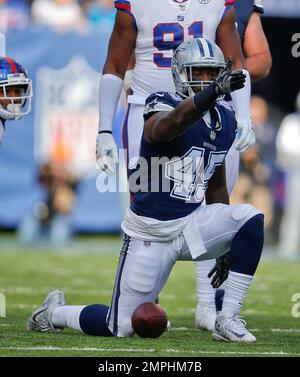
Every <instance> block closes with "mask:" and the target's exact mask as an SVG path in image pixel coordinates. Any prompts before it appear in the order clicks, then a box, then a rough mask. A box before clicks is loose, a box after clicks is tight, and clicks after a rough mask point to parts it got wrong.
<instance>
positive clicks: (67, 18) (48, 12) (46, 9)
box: [32, 0, 86, 31]
mask: <svg viewBox="0 0 300 377" xmlns="http://www.w3.org/2000/svg"><path fill="white" fill-rule="evenodd" d="M32 18H33V21H34V22H35V23H37V24H43V25H47V26H50V27H52V28H54V29H56V30H58V31H68V30H72V29H77V30H83V29H84V27H85V26H86V20H85V16H84V13H83V11H82V9H81V7H80V5H79V4H78V2H77V1H76V0H34V1H33V3H32Z"/></svg>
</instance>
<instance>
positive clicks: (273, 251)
mask: <svg viewBox="0 0 300 377" xmlns="http://www.w3.org/2000/svg"><path fill="white" fill-rule="evenodd" d="M264 6H265V15H264V16H263V18H262V22H263V26H264V30H265V33H266V36H267V39H268V41H269V44H270V49H271V52H272V56H273V67H272V71H271V74H270V76H269V77H268V78H267V79H266V80H263V81H261V82H259V83H255V84H254V85H253V94H254V95H255V97H254V98H253V100H252V110H253V117H254V125H255V131H256V136H257V145H256V146H255V147H254V148H253V149H252V150H250V151H248V152H247V153H245V154H244V155H243V156H242V163H241V170H240V177H239V182H238V185H237V186H236V190H235V192H234V195H233V201H234V202H240V201H243V202H245V201H246V202H251V203H253V204H254V205H256V206H257V207H258V208H260V209H261V210H263V211H264V213H265V214H266V251H267V252H266V255H267V256H271V257H272V258H273V257H274V258H275V257H276V258H277V257H278V256H279V258H287V259H290V260H299V259H300V200H299V192H300V97H299V104H298V106H299V109H298V111H299V114H298V115H297V116H295V117H294V118H293V119H294V124H295V127H296V128H297V130H298V131H297V130H296V131H295V132H294V131H291V130H289V129H288V130H287V131H285V132H283V131H284V130H283V128H282V127H283V125H284V123H283V120H284V119H285V120H286V119H287V118H286V116H287V115H288V114H291V113H293V112H295V111H296V105H295V104H296V97H297V94H298V92H299V91H300V75H299V67H300V43H299V42H300V0H286V1H281V2H279V1H278V0H264ZM114 15H115V10H114V8H113V1H112V0H86V1H85V0H78V1H76V0H33V1H29V0H28V1H26V0H0V32H2V33H5V35H6V38H7V55H8V56H9V57H11V58H13V59H16V60H17V61H20V62H21V63H22V64H23V65H24V66H25V67H26V68H27V70H28V73H29V76H30V77H31V78H32V80H33V90H34V101H33V111H32V113H31V114H30V116H27V117H24V118H23V119H22V120H20V121H17V122H10V123H9V124H7V129H6V135H5V139H4V142H3V144H2V146H1V148H0V250H1V251H2V252H3V253H2V257H3V259H5V257H8V256H9V253H10V252H12V253H13V252H14V251H17V252H20V251H24V250H27V252H28V253H27V254H26V253H25V258H26V262H27V263H28V264H29V267H28V269H26V268H27V267H26V263H25V260H24V259H23V258H22V257H20V256H18V258H20V259H18V258H17V259H15V257H14V256H11V257H8V259H7V263H6V264H5V263H0V271H1V265H2V267H3V268H5V271H6V274H4V273H2V272H4V270H3V271H2V272H1V273H0V275H1V276H2V278H3V280H1V285H0V292H1V291H2V292H4V293H9V287H10V286H13V285H14V284H17V285H22V282H21V281H19V279H17V278H16V277H17V275H18V271H16V270H15V268H12V269H11V270H10V267H9V266H11V267H12V266H13V263H18V262H17V261H18V260H20V264H21V265H22V260H23V261H24V266H23V269H22V268H21V266H20V268H21V269H20V278H21V276H22V277H23V278H24V279H25V280H26V279H27V273H28V274H29V273H30V274H31V273H33V269H32V266H34V263H35V262H34V261H35V258H38V259H37V260H38V263H37V264H39V263H41V257H38V256H37V254H41V255H45V254H44V252H45V250H52V251H53V250H55V252H56V253H62V254H63V253H64V255H66V253H68V252H69V251H71V252H72V253H74V254H76V252H77V251H79V253H80V254H81V253H86V254H91V253H94V254H97V253H99V255H101V254H103V253H104V254H105V253H112V254H114V255H116V254H117V253H118V250H119V246H120V245H121V240H120V238H119V236H120V222H121V219H122V216H123V213H124V210H125V208H126V206H127V195H126V194H120V193H118V192H107V193H99V191H98V190H97V188H96V179H97V176H98V175H99V170H96V168H95V161H94V156H95V136H96V130H97V121H98V106H97V89H98V88H97V85H98V78H99V75H100V72H101V70H102V67H103V64H104V61H105V57H106V51H107V44H108V39H109V35H110V32H111V29H112V25H113V22H114ZM125 106H126V101H125V95H124V97H123V99H122V100H121V101H120V104H119V109H118V113H117V116H116V123H115V127H114V132H115V136H116V139H117V141H118V144H119V146H120V148H122V135H121V134H122V132H121V131H122V122H123V118H124V113H125ZM281 130H282V132H280V131H281ZM104 234H114V235H115V236H114V237H108V238H107V236H104ZM73 236H74V237H75V238H73V241H72V237H73ZM32 253H33V254H32ZM18 255H19V254H18ZM2 257H1V255H0V258H2ZM28 258H32V259H31V260H30V259H29V260H28ZM30 261H31V262H32V263H31V262H30ZM93 261H94V259H93V260H92V263H93ZM9 263H11V264H9ZM30 263H31V264H30ZM47 263H49V264H45V265H44V267H45V268H46V269H47V268H48V267H47V266H49V268H53V266H54V265H53V264H51V263H50V262H49V260H48V262H47ZM68 263H69V262H68V261H66V264H68ZM5 266H6V267H5ZM270 266H272V264H271V265H270ZM276 266H277V267H276ZM276 266H275V265H274V274H276V273H277V274H278V273H279V270H280V268H279V266H280V265H279V264H276ZM283 266H284V271H285V273H284V276H285V279H286V280H285V283H286V284H287V287H288V282H289V281H290V283H291V284H290V285H289V287H290V289H288V288H286V289H287V290H289V297H287V298H286V300H287V301H286V303H289V302H290V300H291V295H290V294H292V293H293V292H297V286H298V287H299V276H300V265H299V262H297V263H296V264H295V265H294V266H293V268H292V265H291V270H289V264H284V265H283ZM75 267H76V268H79V269H80V264H78V265H77V264H76V263H75ZM75 267H74V266H73V267H72V268H73V269H74V272H73V273H74V275H76V271H75V269H76V268H75ZM100 268H101V261H100V267H99V269H100ZM190 268H192V267H190ZM264 268H265V270H267V271H268V274H266V275H265V276H268V279H269V281H271V280H272V271H271V267H266V266H265V267H263V269H262V272H264V271H265V270H264ZM38 269H39V268H38V266H37V270H38ZM42 271H44V272H45V271H46V270H43V268H42V270H41V271H40V272H41V273H40V272H39V273H38V275H37V277H36V280H34V281H33V280H30V279H29V280H26V281H27V282H28V284H29V287H30V288H29V290H30V289H32V290H34V289H36V287H41V286H42V287H43V288H45V287H46V286H48V284H47V281H44V282H43V284H40V281H42V280H43V274H42ZM183 271H185V270H183ZM296 271H298V272H299V274H298V276H297V273H296V276H295V272H296ZM94 272H95V271H94ZM58 273H59V271H58ZM110 275H111V276H110V278H111V280H112V281H111V283H109V284H108V285H109V287H108V288H107V289H110V285H111V284H112V282H113V269H112V271H111V274H110ZM32 276H33V275H32ZM32 276H31V277H32ZM57 276H58V275H56V278H57ZM87 276H89V274H88V272H86V275H85V278H87ZM10 277H11V281H10ZM94 278H95V282H96V272H95V276H94ZM274 278H275V276H274V277H273V280H274ZM39 279H40V280H39ZM53 280H54V279H53ZM59 281H60V280H59ZM297 281H298V283H296V282H297ZM51 283H52V280H51ZM73 283H74V282H73ZM73 283H72V282H71V281H70V284H73ZM78 284H79V285H80V282H79V283H78ZM297 284H298V285H297ZM5 287H6V288H7V289H6V288H5ZM75 287H76V284H75ZM82 287H83V286H82ZM49 288H50V287H49ZM45 289H46V288H45ZM191 289H193V288H192V285H191ZM268 289H272V288H271V286H269V287H268ZM278 289H280V288H279V287H278ZM41 290H43V289H40V291H38V292H36V294H38V295H39V297H43V294H42V292H41ZM299 290H300V288H299V289H298V291H299ZM273 293H274V294H273V295H274V300H276V294H275V293H276V292H273ZM14 295H15V296H14ZM14 295H13V296H12V299H16V300H17V301H18V299H19V295H18V293H17V292H15V293H14ZM93 295H94V296H96V295H95V294H93ZM93 295H92V296H91V299H93ZM74 297H77V296H76V295H74ZM182 297H184V293H183V295H182ZM255 297H259V292H257V296H255ZM80 298H81V297H80V294H79V299H80ZM83 299H86V297H83ZM20 300H21V299H20ZM30 300H32V302H30V303H29V304H30V305H31V306H32V305H33V304H38V303H39V301H37V300H36V297H34V299H30ZM105 300H106V301H107V297H106V298H105ZM23 301H24V298H23ZM89 301H90V298H89ZM252 301H253V300H252ZM21 302H22V300H21ZM15 305H16V304H15ZM30 305H29V306H30ZM189 305H190V306H191V304H189ZM260 306H263V303H260ZM13 308H14V307H13V306H11V310H13ZM14 309H16V308H14ZM25 309H26V308H25ZM249 310H250V309H249ZM30 311H31V309H30V308H29V309H28V307H27V312H28V313H29V312H30ZM27 312H26V313H27ZM270 313H271V312H270ZM298 322H299V321H298ZM254 326H256V325H255V324H254ZM285 326H288V323H287V322H286V323H285ZM190 327H192V325H191V326H190ZM299 352H300V351H299Z"/></svg>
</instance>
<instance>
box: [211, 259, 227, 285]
mask: <svg viewBox="0 0 300 377" xmlns="http://www.w3.org/2000/svg"><path fill="white" fill-rule="evenodd" d="M228 273H229V255H228V253H226V254H224V255H222V256H221V257H219V258H217V259H216V264H215V265H214V267H213V268H212V269H211V270H210V271H209V273H208V275H207V277H209V278H211V277H212V276H213V278H212V280H211V285H212V286H213V287H214V288H219V287H220V286H221V285H222V284H223V283H224V281H225V280H226V279H227V278H228Z"/></svg>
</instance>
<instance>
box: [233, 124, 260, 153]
mask: <svg viewBox="0 0 300 377" xmlns="http://www.w3.org/2000/svg"><path fill="white" fill-rule="evenodd" d="M237 128H238V130H237V134H236V138H235V149H236V150H238V151H240V152H245V151H246V150H247V149H249V148H250V147H252V145H253V144H255V134H254V129H253V125H252V120H251V118H250V117H248V119H246V120H243V121H238V123H237Z"/></svg>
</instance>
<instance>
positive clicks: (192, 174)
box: [28, 38, 263, 342]
mask: <svg viewBox="0 0 300 377" xmlns="http://www.w3.org/2000/svg"><path fill="white" fill-rule="evenodd" d="M205 45H209V46H210V49H208V50H205V48H204V46H205ZM225 66H226V64H225V60H224V57H223V54H222V51H221V50H220V48H218V46H217V45H215V44H214V43H212V42H210V41H208V40H206V39H203V38H196V39H193V40H189V41H187V42H184V43H182V44H181V45H180V46H179V47H178V48H177V50H176V51H175V53H174V57H173V61H172V72H173V77H174V83H175V86H176V93H175V92H165V91H161V92H156V93H153V94H152V95H150V96H149V97H148V98H147V99H146V104H145V109H144V119H145V122H144V132H143V136H142V138H141V148H140V158H139V160H138V163H137V168H136V169H135V171H134V173H133V174H132V175H131V177H130V180H129V181H130V184H131V183H132V186H130V187H131V190H132V191H134V192H135V195H134V199H133V202H132V204H131V206H130V209H128V212H127V214H126V216H125V219H124V220H123V222H122V229H123V231H124V232H125V240H124V246H123V248H122V251H121V254H120V259H119V264H118V269H117V273H116V279H115V286H114V291H113V294H112V301H111V306H110V308H108V307H107V306H105V305H100V304H96V305H87V306H67V305H65V299H64V294H63V292H61V291H58V290H55V291H52V292H50V293H49V294H48V296H47V298H46V300H45V302H44V304H43V305H42V306H41V307H40V308H38V309H37V310H36V311H35V312H34V313H32V315H31V316H30V318H29V320H28V329H29V330H32V331H44V332H46V331H49V332H58V331H61V330H62V329H63V328H64V327H70V328H73V329H77V330H80V331H82V332H84V333H86V334H91V335H98V336H111V335H114V336H119V337H125V336H131V335H133V328H132V324H131V316H132V313H133V312H134V310H135V309H136V308H137V307H138V306H139V305H140V304H142V303H144V302H148V301H150V302H153V301H154V300H155V298H156V297H157V296H158V295H159V294H160V292H161V290H162V288H163V286H164V284H165V282H166V281H167V279H168V276H169V274H170V272H171V270H172V268H173V266H174V264H175V262H176V261H178V260H189V261H192V260H206V259H213V258H216V257H218V256H221V255H223V254H224V253H226V252H227V251H228V250H229V248H230V249H231V254H230V258H231V263H230V271H229V277H228V287H227V289H226V293H225V296H224V304H223V308H222V311H221V313H220V314H219V315H218V317H217V319H216V327H215V331H214V333H213V337H214V339H216V340H223V341H233V342H254V341H255V340H256V339H255V337H254V336H253V335H252V334H251V333H250V332H249V331H248V330H247V329H246V328H245V323H244V321H243V320H241V319H240V317H239V313H240V308H241V306H242V304H243V302H244V299H245V297H246V294H247V291H248V289H249V286H250V284H251V281H252V278H253V275H254V273H255V270H256V268H257V265H258V263H259V260H260V256H261V252H262V247H263V215H262V214H261V213H259V211H257V210H256V209H255V208H254V207H252V206H250V205H248V204H243V205H238V206H230V205H228V203H229V197H228V193H227V189H226V180H225V166H224V160H225V156H226V154H227V153H228V150H229V148H230V147H231V145H232V143H233V142H234V140H235V133H236V126H237V124H236V120H235V115H234V112H233V110H232V108H231V107H230V106H228V104H227V103H226V102H225V101H223V100H221V99H220V96H222V95H224V94H229V93H232V92H233V91H236V90H239V89H240V88H241V87H243V85H244V84H245V78H246V76H245V75H244V74H243V71H242V70H235V71H232V70H231V69H230V68H229V65H228V64H227V66H226V68H225ZM158 160H159V164H158V165H157V164H155V161H156V162H157V161H158ZM134 176H136V179H133V177H134ZM138 177H139V178H140V179H138ZM153 187H156V188H157V189H156V190H155V189H153ZM204 196H205V197H206V203H207V204H206V205H201V204H202V202H203V200H204ZM216 202H217V203H216Z"/></svg>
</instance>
